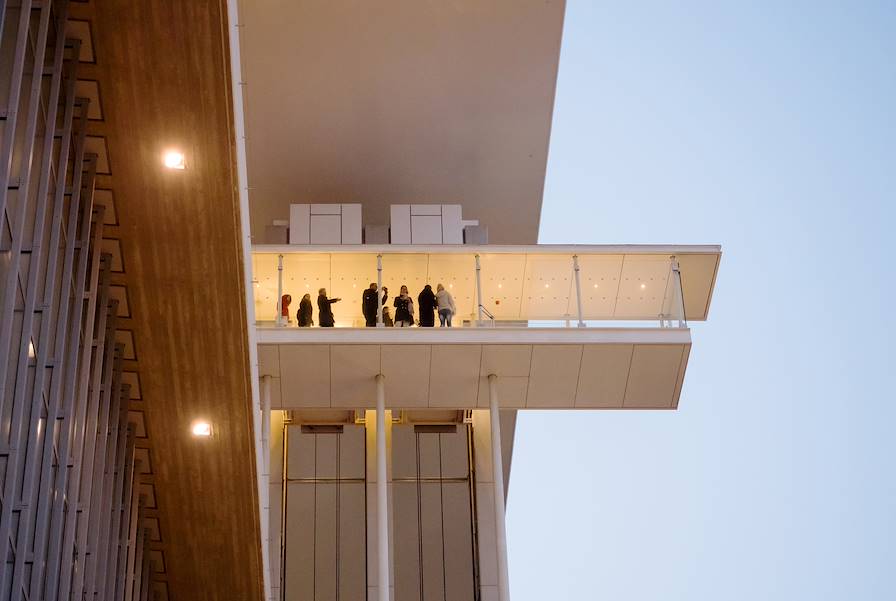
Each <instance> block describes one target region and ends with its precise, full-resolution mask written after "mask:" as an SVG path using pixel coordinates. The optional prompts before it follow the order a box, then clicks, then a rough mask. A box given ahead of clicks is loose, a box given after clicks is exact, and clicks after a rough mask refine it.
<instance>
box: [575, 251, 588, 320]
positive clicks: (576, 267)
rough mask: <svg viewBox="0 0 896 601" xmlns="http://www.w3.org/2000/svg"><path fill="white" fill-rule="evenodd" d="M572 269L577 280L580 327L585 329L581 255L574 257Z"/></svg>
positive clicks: (577, 305)
mask: <svg viewBox="0 0 896 601" xmlns="http://www.w3.org/2000/svg"><path fill="white" fill-rule="evenodd" d="M572 269H573V274H574V275H575V279H576V308H577V309H578V312H579V327H580V328H584V327H585V322H584V321H583V320H582V285H581V283H580V282H579V255H573V256H572Z"/></svg>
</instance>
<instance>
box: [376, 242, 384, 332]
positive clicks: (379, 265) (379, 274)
mask: <svg viewBox="0 0 896 601" xmlns="http://www.w3.org/2000/svg"><path fill="white" fill-rule="evenodd" d="M384 326H385V324H384V323H383V255H377V256H376V327H378V328H382V327H384Z"/></svg>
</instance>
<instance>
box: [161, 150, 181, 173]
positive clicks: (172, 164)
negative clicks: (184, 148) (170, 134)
mask: <svg viewBox="0 0 896 601" xmlns="http://www.w3.org/2000/svg"><path fill="white" fill-rule="evenodd" d="M162 161H163V162H164V163H165V166H166V167H167V168H168V169H185V168H186V166H187V165H186V157H184V153H182V152H180V151H179V150H168V151H166V152H165V156H164V157H162Z"/></svg>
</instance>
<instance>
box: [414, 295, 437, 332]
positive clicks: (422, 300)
mask: <svg viewBox="0 0 896 601" xmlns="http://www.w3.org/2000/svg"><path fill="white" fill-rule="evenodd" d="M436 304H438V301H437V299H436V295H435V294H433V291H432V286H430V285H429V284H427V285H426V286H424V287H423V291H422V292H420V296H418V297H417V306H418V307H420V327H421V328H431V327H432V326H433V325H435V320H436V318H435V313H434V311H435V308H436Z"/></svg>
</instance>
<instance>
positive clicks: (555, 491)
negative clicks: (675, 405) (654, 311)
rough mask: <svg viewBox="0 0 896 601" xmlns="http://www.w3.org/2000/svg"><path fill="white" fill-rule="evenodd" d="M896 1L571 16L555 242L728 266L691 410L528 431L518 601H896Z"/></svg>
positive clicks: (641, 5)
mask: <svg viewBox="0 0 896 601" xmlns="http://www.w3.org/2000/svg"><path fill="white" fill-rule="evenodd" d="M894 205H896V2H893V1H892V0H891V1H890V2H836V3H835V2H826V1H815V2H800V1H788V2H759V1H756V2H733V1H732V2H718V1H717V2H676V3H670V2H625V3H612V4H610V3H604V2H597V1H594V2H587V1H576V0H572V1H570V2H568V5H567V12H566V21H565V29H564V33H563V45H562V50H561V57H560V69H559V77H558V87H557V97H556V104H555V107H554V117H553V130H552V134H551V145H550V153H549V158H548V169H547V178H546V183H545V193H544V205H543V209H542V217H541V231H540V238H539V242H541V243H595V244H596V243H609V244H612V243H678V244H704V243H706V244H721V245H722V251H723V257H722V262H721V267H720V272H719V275H718V280H717V283H716V288H715V293H714V297H713V301H712V307H711V310H710V315H709V320H708V321H706V322H700V323H691V324H690V325H691V327H692V337H693V349H692V352H691V356H690V361H689V364H688V370H687V376H686V379H685V383H684V388H683V390H682V394H681V401H680V407H679V410H678V411H674V412H625V411H616V412H609V411H608V412H590V413H589V412H581V411H578V412H522V413H521V414H520V416H519V421H518V427H517V433H516V447H515V449H514V455H513V465H512V473H511V480H510V488H509V493H508V510H507V523H508V545H509V562H510V577H511V591H512V595H513V599H514V601H536V600H537V601H544V600H546V599H558V600H563V599H576V600H582V599H612V600H614V601H615V600H624V601H649V600H650V601H652V600H657V601H659V600H662V601H671V600H678V599H682V600H688V601H694V600H712V601H720V600H726V601H727V600H749V601H756V600H757V599H762V600H787V601H793V600H795V599H811V600H813V601H824V600H834V599H837V600H841V599H849V600H865V599H867V600H875V601H876V600H885V599H896V434H894V432H893V430H894V428H896V393H894V386H893V381H892V376H893V373H892V372H893V371H896V369H894V368H896V359H894V357H896V352H894V351H893V346H894V340H896V327H894V324H896V304H894V301H896V299H894V293H896V286H894V278H896V269H894V268H893V263H894V261H896V235H894V232H893V231H892V230H893V229H894V226H896V209H894Z"/></svg>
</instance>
